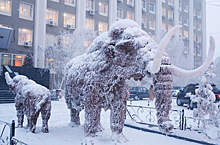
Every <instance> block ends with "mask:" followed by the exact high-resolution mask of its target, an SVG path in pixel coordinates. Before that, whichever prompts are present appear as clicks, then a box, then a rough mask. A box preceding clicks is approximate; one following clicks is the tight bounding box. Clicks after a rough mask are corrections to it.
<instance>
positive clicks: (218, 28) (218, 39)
mask: <svg viewBox="0 0 220 145" xmlns="http://www.w3.org/2000/svg"><path fill="white" fill-rule="evenodd" d="M206 33H207V35H206V36H207V37H206V39H207V51H208V48H209V36H210V35H212V36H213V37H214V38H215V44H216V45H215V57H217V56H220V0H206Z"/></svg>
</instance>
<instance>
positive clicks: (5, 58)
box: [2, 54, 11, 65]
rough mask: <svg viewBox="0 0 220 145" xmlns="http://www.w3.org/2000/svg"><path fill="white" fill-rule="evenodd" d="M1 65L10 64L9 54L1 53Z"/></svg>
mask: <svg viewBox="0 0 220 145" xmlns="http://www.w3.org/2000/svg"><path fill="white" fill-rule="evenodd" d="M2 65H11V55H10V54H2Z"/></svg>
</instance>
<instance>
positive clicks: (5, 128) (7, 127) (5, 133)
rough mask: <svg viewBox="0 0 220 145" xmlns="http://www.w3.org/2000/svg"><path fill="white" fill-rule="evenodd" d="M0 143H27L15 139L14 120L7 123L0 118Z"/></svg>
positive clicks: (18, 144) (1, 144)
mask: <svg viewBox="0 0 220 145" xmlns="http://www.w3.org/2000/svg"><path fill="white" fill-rule="evenodd" d="M0 131H1V132H0V145H27V144H26V143H24V142H22V141H20V140H18V139H16V138H15V137H14V136H15V121H14V120H12V123H7V122H4V121H1V120H0Z"/></svg>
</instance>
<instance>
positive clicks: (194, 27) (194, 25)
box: [193, 20, 196, 29]
mask: <svg viewBox="0 0 220 145" xmlns="http://www.w3.org/2000/svg"><path fill="white" fill-rule="evenodd" d="M193 29H196V21H195V20H193Z"/></svg>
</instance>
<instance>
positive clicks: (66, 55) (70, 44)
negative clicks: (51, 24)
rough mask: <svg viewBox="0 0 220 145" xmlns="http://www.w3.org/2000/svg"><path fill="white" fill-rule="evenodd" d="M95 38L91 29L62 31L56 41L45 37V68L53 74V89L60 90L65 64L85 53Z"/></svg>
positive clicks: (95, 34)
mask: <svg viewBox="0 0 220 145" xmlns="http://www.w3.org/2000/svg"><path fill="white" fill-rule="evenodd" d="M95 37H97V33H96V32H95V31H93V30H91V29H83V30H78V29H76V30H75V31H73V32H72V31H69V30H63V31H62V32H61V34H60V35H59V36H57V38H56V39H54V37H50V36H49V35H48V36H47V37H46V50H45V59H46V61H45V67H46V68H49V69H50V71H51V73H52V74H54V75H53V77H52V80H53V81H52V82H53V89H61V87H62V82H63V76H64V67H65V65H66V63H67V62H68V61H69V60H71V59H72V58H74V57H76V56H78V55H81V54H83V53H85V52H86V50H87V47H88V46H89V45H90V43H91V42H92V41H93V40H94V39H95ZM56 41H57V42H56Z"/></svg>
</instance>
